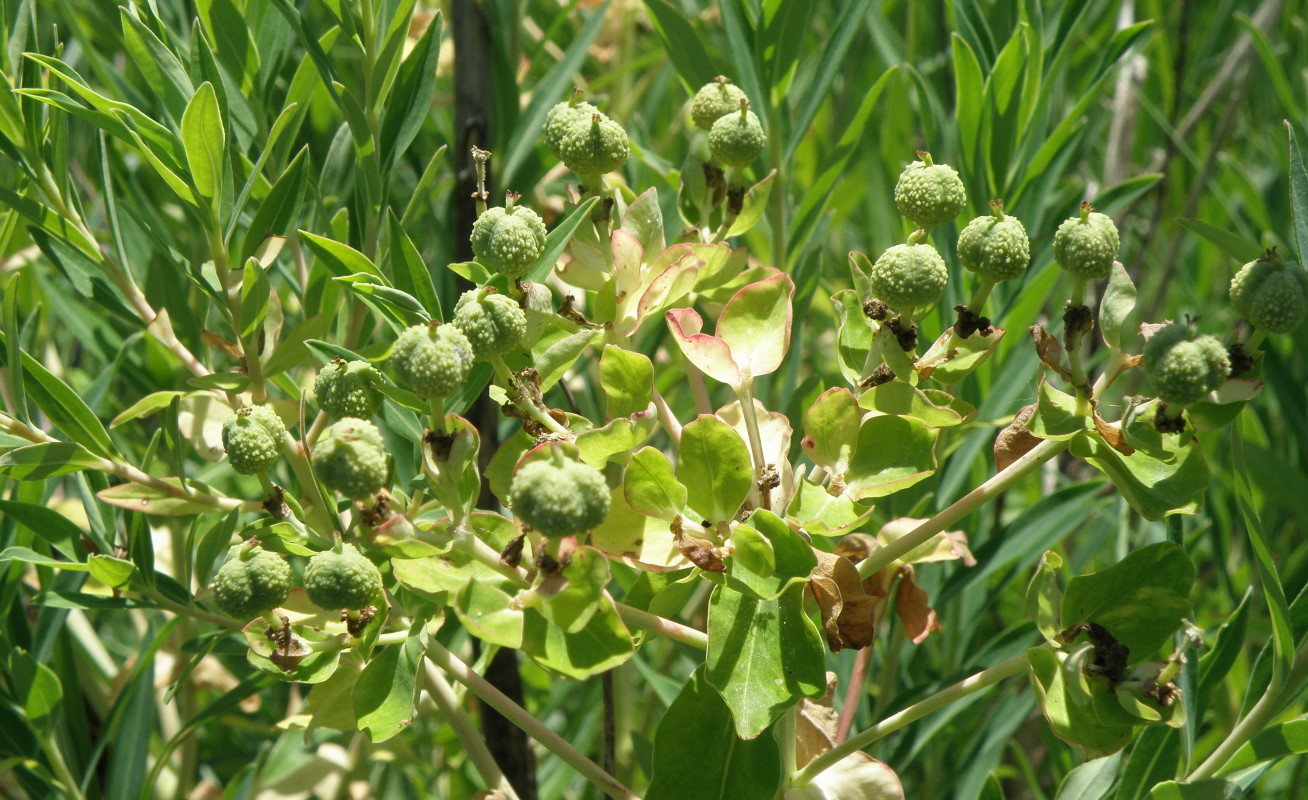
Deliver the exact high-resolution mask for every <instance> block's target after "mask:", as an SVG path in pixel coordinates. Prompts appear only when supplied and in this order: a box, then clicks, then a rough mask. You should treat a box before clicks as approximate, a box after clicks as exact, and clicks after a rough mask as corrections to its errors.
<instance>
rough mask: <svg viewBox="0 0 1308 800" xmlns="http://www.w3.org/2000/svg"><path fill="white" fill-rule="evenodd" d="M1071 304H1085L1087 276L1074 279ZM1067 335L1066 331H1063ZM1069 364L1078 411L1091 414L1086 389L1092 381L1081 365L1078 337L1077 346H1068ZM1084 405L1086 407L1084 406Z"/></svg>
mask: <svg viewBox="0 0 1308 800" xmlns="http://www.w3.org/2000/svg"><path fill="white" fill-rule="evenodd" d="M1071 304H1072V306H1073V307H1075V306H1081V305H1085V278H1073V279H1072V297H1071ZM1063 333H1064V335H1066V333H1067V332H1066V331H1064V332H1063ZM1067 365H1068V367H1069V368H1070V369H1071V372H1072V388H1073V389H1075V390H1076V395H1077V412H1078V413H1081V414H1089V413H1090V407H1089V404H1088V403H1086V399H1087V398H1086V396H1085V389H1084V388H1083V387H1085V386H1088V385H1089V383H1090V381H1089V380H1088V379H1087V378H1086V374H1085V368H1084V367H1083V366H1081V340H1080V339H1078V340H1077V343H1076V347H1069V348H1067ZM1083 406H1084V407H1083Z"/></svg>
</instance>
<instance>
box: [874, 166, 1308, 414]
mask: <svg viewBox="0 0 1308 800" xmlns="http://www.w3.org/2000/svg"><path fill="white" fill-rule="evenodd" d="M918 156H919V158H920V159H921V160H919V161H914V162H913V163H911V164H909V165H908V166H907V167H906V168H905V169H904V171H903V172H902V173H901V174H900V176H899V180H898V182H897V184H896V186H895V205H896V207H897V208H898V210H899V213H900V214H901V215H902V216H903V217H904V218H905V219H907V220H909V221H910V222H911V223H913V224H914V225H915V226H917V228H918V230H916V231H915V232H914V233H913V234H912V235H910V236H909V239H908V242H907V243H905V244H899V245H894V246H893V247H890V248H889V249H887V250H886V251H885V252H884V253H882V254H881V256H880V257H879V258H878V259H877V260H876V262H875V263H874V264H873V265H872V269H871V272H870V275H869V278H870V284H871V290H872V294H873V295H874V297H876V299H878V300H881V301H882V302H883V303H885V305H886V306H887V307H889V308H890V309H893V310H895V311H898V312H900V313H901V314H905V315H908V316H909V317H910V318H911V316H912V314H913V313H914V312H916V311H917V310H919V309H923V308H928V307H931V306H934V305H935V304H936V303H937V302H939V301H940V298H941V296H942V295H943V294H944V290H945V284H946V283H947V282H948V279H949V270H948V268H947V267H946V266H945V261H944V259H943V258H941V256H940V253H939V252H937V250H936V249H935V247H933V246H932V245H931V244H929V243H927V242H925V241H924V239H925V238H926V232H927V231H929V230H930V229H931V228H932V227H934V226H936V225H940V224H942V223H944V222H948V221H950V220H952V219H954V218H955V217H957V216H958V214H959V213H960V212H961V211H962V210H963V208H964V206H966V204H967V192H966V190H965V188H964V186H963V181H962V180H961V179H960V178H959V176H958V173H957V172H956V171H955V170H954V169H953V168H951V167H949V166H947V165H945V164H936V163H933V162H932V160H931V155H930V154H929V153H925V152H919V153H918ZM990 206H991V209H992V213H991V214H990V215H989V216H982V217H978V218H976V219H974V220H972V221H971V222H969V223H968V224H967V226H965V227H964V228H963V230H962V232H960V233H959V236H958V258H959V261H960V262H961V263H962V264H963V266H964V267H966V268H967V269H968V270H970V271H971V272H973V273H975V274H976V275H977V276H978V277H980V278H981V280H982V282H983V285H982V291H981V292H979V295H980V296H982V297H984V296H985V294H987V293H988V291H989V287H990V286H992V285H993V284H995V283H998V282H999V281H1005V280H1012V279H1014V278H1018V277H1020V276H1021V275H1022V274H1023V273H1024V272H1025V271H1026V269H1027V266H1028V265H1029V264H1030V261H1031V243H1030V239H1029V238H1028V237H1027V233H1026V228H1025V227H1024V226H1023V225H1022V223H1021V221H1019V220H1018V219H1017V218H1015V217H1013V216H1011V215H1008V214H1005V213H1004V209H1003V204H1002V202H1000V201H998V200H996V201H993V202H991V203H990ZM1119 247H1120V238H1119V236H1118V232H1117V226H1116V225H1114V223H1113V220H1112V218H1110V217H1108V216H1106V215H1104V214H1101V213H1098V212H1096V211H1094V209H1093V208H1092V207H1091V206H1090V204H1089V203H1082V205H1081V211H1080V213H1079V214H1078V215H1077V216H1074V217H1072V218H1070V219H1068V220H1066V221H1064V222H1063V223H1062V224H1061V225H1059V227H1058V230H1057V232H1055V234H1054V260H1055V261H1056V262H1057V263H1058V265H1059V266H1061V267H1062V268H1063V269H1065V270H1067V271H1068V272H1070V273H1071V274H1072V275H1073V276H1074V277H1075V278H1076V279H1077V280H1079V281H1092V280H1101V279H1103V278H1106V277H1108V276H1109V274H1110V273H1111V272H1112V269H1113V264H1114V262H1115V261H1116V259H1117V253H1118V249H1119ZM1230 296H1231V303H1232V305H1233V306H1234V307H1235V309H1236V311H1237V312H1238V313H1239V314H1240V315H1241V316H1243V317H1244V318H1245V319H1247V320H1248V321H1249V322H1250V323H1252V324H1253V325H1254V326H1255V327H1257V328H1260V329H1263V330H1266V331H1268V332H1272V333H1284V332H1288V331H1291V330H1293V329H1295V328H1297V327H1298V326H1299V324H1300V323H1301V322H1302V321H1303V318H1304V313H1305V310H1306V309H1308V273H1305V271H1304V270H1303V269H1301V268H1299V267H1298V266H1296V265H1292V264H1288V263H1286V262H1285V261H1284V260H1282V259H1281V258H1280V257H1279V256H1278V255H1277V254H1276V252H1275V251H1269V252H1268V254H1267V255H1266V256H1265V257H1263V258H1261V259H1258V260H1256V261H1252V262H1250V263H1248V264H1245V265H1244V266H1243V267H1242V268H1241V269H1240V271H1239V272H1238V273H1237V274H1236V275H1235V277H1234V278H1232V280H1231V287H1230ZM973 311H979V309H973ZM1142 366H1143V367H1144V370H1145V373H1146V374H1147V375H1148V376H1149V378H1150V379H1151V381H1152V382H1153V385H1154V387H1155V395H1156V396H1157V397H1158V399H1159V400H1160V401H1161V402H1162V403H1163V404H1164V408H1163V409H1162V413H1163V414H1164V415H1168V414H1170V415H1171V417H1172V418H1173V419H1175V418H1176V417H1179V415H1180V413H1181V412H1182V411H1183V410H1184V409H1185V408H1187V407H1188V406H1190V405H1193V404H1195V403H1197V402H1199V401H1201V400H1202V399H1203V398H1205V397H1206V396H1207V395H1208V394H1209V393H1210V392H1212V391H1213V390H1215V389H1216V388H1217V387H1218V386H1220V385H1221V384H1222V382H1223V381H1225V380H1226V379H1227V378H1228V377H1230V375H1231V361H1230V357H1229V354H1228V350H1227V348H1226V347H1225V346H1224V345H1222V343H1221V342H1220V341H1218V340H1217V339H1216V338H1215V337H1213V336H1210V335H1206V334H1200V333H1198V331H1197V330H1196V326H1195V325H1194V324H1193V322H1189V321H1187V322H1183V323H1182V322H1177V323H1173V324H1170V325H1168V326H1166V327H1163V328H1161V329H1159V330H1157V331H1156V332H1155V333H1153V335H1152V336H1150V338H1149V340H1148V341H1147V342H1146V343H1145V348H1144V353H1143V364H1142Z"/></svg>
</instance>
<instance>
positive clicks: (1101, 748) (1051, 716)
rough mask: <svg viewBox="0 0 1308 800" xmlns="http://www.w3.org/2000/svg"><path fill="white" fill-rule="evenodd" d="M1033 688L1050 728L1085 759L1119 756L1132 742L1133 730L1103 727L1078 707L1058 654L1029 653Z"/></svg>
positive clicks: (1036, 649) (1086, 709) (1040, 649)
mask: <svg viewBox="0 0 1308 800" xmlns="http://www.w3.org/2000/svg"><path fill="white" fill-rule="evenodd" d="M1026 658H1027V663H1028V665H1029V666H1030V672H1031V688H1033V689H1034V690H1035V694H1036V700H1037V702H1038V703H1039V705H1040V708H1041V711H1043V712H1044V715H1045V719H1046V720H1048V722H1049V727H1050V728H1051V729H1052V730H1053V732H1054V734H1055V735H1056V736H1058V738H1060V739H1062V740H1063V741H1065V742H1068V743H1070V744H1072V745H1075V746H1076V748H1077V749H1078V750H1079V751H1080V752H1081V754H1082V756H1083V757H1085V758H1096V757H1099V756H1106V755H1110V754H1112V753H1116V752H1117V751H1118V750H1121V749H1122V748H1123V747H1125V746H1126V745H1127V744H1128V743H1130V741H1131V735H1132V733H1133V731H1134V729H1133V728H1124V727H1106V726H1103V725H1100V724H1099V722H1098V720H1097V719H1096V718H1095V717H1094V715H1093V712H1091V710H1090V709H1089V707H1082V706H1080V705H1078V704H1077V703H1076V702H1075V701H1074V700H1073V699H1072V698H1071V697H1070V696H1069V695H1068V691H1067V685H1066V684H1065V683H1064V673H1063V670H1062V669H1061V664H1060V663H1059V660H1058V655H1057V654H1056V653H1055V652H1053V651H1051V650H1047V649H1045V648H1043V647H1033V648H1031V649H1030V650H1027V651H1026Z"/></svg>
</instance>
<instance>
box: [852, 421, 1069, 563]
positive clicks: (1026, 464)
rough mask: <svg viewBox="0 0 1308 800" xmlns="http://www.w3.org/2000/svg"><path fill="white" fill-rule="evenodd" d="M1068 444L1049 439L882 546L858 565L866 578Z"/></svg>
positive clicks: (998, 493) (1002, 489) (990, 497)
mask: <svg viewBox="0 0 1308 800" xmlns="http://www.w3.org/2000/svg"><path fill="white" fill-rule="evenodd" d="M1067 446H1068V442H1065V441H1056V440H1054V439H1045V440H1044V441H1042V442H1040V444H1038V445H1036V446H1035V447H1033V448H1031V450H1029V451H1028V452H1027V453H1026V454H1024V455H1023V456H1022V457H1021V458H1019V459H1017V460H1016V461H1014V462H1013V463H1011V464H1009V465H1008V466H1007V467H1004V468H1003V469H1002V470H1000V471H999V472H996V473H995V474H994V475H992V476H991V477H990V479H989V480H987V481H986V482H985V483H983V484H981V485H980V486H978V487H976V488H975V489H973V490H972V491H970V492H968V493H967V494H966V495H964V496H963V497H962V498H960V499H959V500H957V501H955V502H954V503H953V504H952V505H950V506H949V507H948V508H946V509H944V510H942V511H940V512H938V513H937V514H936V515H935V516H933V517H931V518H930V519H928V520H925V521H923V522H922V524H921V525H918V526H917V527H916V528H914V529H913V531H912V532H911V533H908V534H906V535H905V536H902V537H900V538H899V539H896V540H895V541H893V542H891V543H890V544H888V545H886V546H885V547H878V548H877V549H876V550H873V551H872V554H871V555H869V556H868V557H867V558H865V559H863V561H862V562H861V563H859V565H858V574H859V575H860V576H862V577H863V578H869V577H871V576H873V575H875V574H876V573H877V572H878V571H880V570H881V569H883V568H885V567H887V566H889V565H890V564H891V563H892V562H894V561H896V560H898V559H899V558H901V557H902V556H905V555H907V554H908V553H910V552H911V551H913V550H915V549H916V548H918V547H920V546H921V545H923V544H925V543H926V542H927V540H929V539H930V538H931V537H932V536H935V535H936V534H937V533H940V532H941V531H943V530H944V529H945V528H948V527H949V526H950V525H953V524H954V523H955V522H957V521H958V520H960V519H962V518H963V517H966V516H967V515H968V514H971V513H972V512H973V511H975V510H977V509H978V508H980V507H981V506H983V505H985V504H986V503H988V502H989V501H991V500H993V499H994V498H996V497H998V496H999V495H1001V494H1003V493H1004V492H1005V491H1007V490H1008V488H1009V487H1010V486H1012V485H1013V484H1014V483H1016V482H1017V481H1018V480H1020V479H1021V478H1022V477H1023V476H1025V475H1026V474H1027V473H1028V472H1031V471H1033V470H1034V469H1035V468H1036V467H1038V466H1040V465H1041V464H1043V463H1045V462H1046V461H1048V460H1049V459H1051V458H1053V457H1054V456H1056V455H1058V454H1059V453H1061V452H1062V451H1063V450H1065V449H1067Z"/></svg>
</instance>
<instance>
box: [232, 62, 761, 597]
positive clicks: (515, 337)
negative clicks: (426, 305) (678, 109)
mask: <svg viewBox="0 0 1308 800" xmlns="http://www.w3.org/2000/svg"><path fill="white" fill-rule="evenodd" d="M690 113H691V119H692V120H693V122H694V123H695V125H696V126H698V127H700V128H702V129H704V130H706V131H708V142H709V149H710V152H711V153H712V156H713V158H714V159H715V160H716V161H718V162H720V163H722V164H723V165H725V166H727V167H732V168H742V167H745V166H747V165H749V164H750V163H751V162H753V161H754V160H755V159H757V158H758V157H759V155H761V154H762V152H763V148H764V146H765V145H766V142H767V137H766V135H765V134H764V133H763V127H762V125H761V123H760V122H759V119H758V116H757V115H756V114H755V113H754V112H753V111H750V110H749V100H748V99H747V98H746V97H745V94H744V92H742V91H741V90H740V89H739V88H738V87H736V86H735V85H733V84H732V83H731V82H730V81H728V80H727V79H726V78H718V79H717V80H715V81H713V82H712V83H710V84H708V85H706V86H704V87H703V88H702V89H701V90H700V91H699V92H698V93H696V95H695V96H694V98H693V99H692V101H691V103H690ZM543 134H544V140H545V143H546V145H547V146H548V147H549V148H550V150H551V151H552V152H553V153H554V154H555V155H556V156H557V157H558V158H559V159H560V160H562V161H563V163H564V164H565V165H567V166H568V168H569V169H571V170H572V171H573V172H574V173H576V174H577V176H578V177H579V178H580V179H581V180H582V181H583V182H584V183H585V184H589V185H590V186H592V187H597V186H598V185H599V184H600V183H601V178H602V176H603V175H605V174H607V173H610V172H614V171H616V170H618V169H620V168H621V167H622V166H623V165H624V164H625V163H626V161H627V158H628V156H629V155H630V143H629V141H628V139H627V134H626V131H624V130H623V129H622V126H620V125H619V124H617V123H616V122H614V121H613V120H612V119H610V118H609V117H608V116H607V115H605V114H604V113H603V112H601V111H600V110H599V109H598V108H596V107H595V106H594V105H592V104H590V103H587V102H582V101H581V99H580V94H579V93H574V95H573V97H572V98H571V99H570V100H568V101H566V102H563V103H559V104H558V105H556V106H554V107H553V108H552V109H551V110H550V112H549V114H548V116H547V117H546V121H545V127H544V131H543ZM516 199H517V198H516V196H515V195H513V194H509V195H508V197H507V199H506V201H505V204H504V206H503V207H496V208H490V209H487V210H486V211H484V212H483V213H482V214H481V215H480V216H479V217H478V218H477V221H476V223H475V224H474V225H473V230H472V235H471V245H472V250H473V255H474V256H475V257H476V259H477V261H478V262H479V263H481V264H482V265H483V266H485V267H487V268H488V269H489V270H491V271H493V272H497V273H499V274H501V275H503V276H505V278H507V279H508V280H510V281H517V280H520V279H522V278H524V277H525V276H527V275H528V274H529V273H530V272H531V271H532V270H533V268H535V267H536V266H537V263H538V262H539V260H540V258H541V254H542V253H543V252H544V249H545V237H546V231H545V224H544V221H543V220H542V219H541V218H540V215H538V214H537V213H536V212H535V211H533V210H532V209H531V208H529V207H527V206H525V205H519V204H517V203H516ZM526 336H527V318H526V314H525V312H524V311H523V309H522V307H521V305H520V304H519V303H518V302H517V301H516V300H514V299H513V298H511V297H509V296H507V295H504V294H500V293H498V292H496V291H495V290H494V289H492V288H488V287H482V288H478V289H473V290H470V291H468V292H465V293H464V294H463V295H462V296H461V297H460V298H459V301H458V303H457V304H456V305H455V307H454V314H453V318H452V319H451V320H450V323H449V324H442V323H440V322H438V321H435V320H433V321H431V322H429V323H427V324H421V325H414V326H412V327H410V328H408V329H407V330H405V331H403V332H402V333H401V334H400V336H399V337H398V338H397V339H396V341H395V343H394V345H393V346H392V347H391V351H390V356H389V358H388V363H389V366H390V367H391V370H392V371H393V373H394V375H395V380H396V383H397V384H398V385H400V386H403V387H405V388H407V389H409V390H410V391H412V392H413V393H414V394H416V395H417V396H418V397H420V398H423V399H426V400H435V399H441V398H446V397H449V396H450V395H451V394H453V393H454V392H456V391H457V390H458V389H459V388H460V387H461V386H462V385H463V383H464V382H465V381H466V380H467V378H468V374H469V372H470V371H471V369H472V366H473V364H474V363H475V362H477V361H479V360H489V359H498V358H501V357H503V356H504V355H506V354H508V353H512V352H516V351H520V350H522V349H524V348H525V347H526V346H527V345H528V344H529V343H528V342H526ZM384 382H385V377H384V376H383V375H382V373H381V371H380V370H378V369H377V367H376V366H374V365H373V364H371V363H369V362H367V361H361V360H357V361H346V360H345V359H339V358H338V359H335V360H333V361H332V362H331V363H329V364H327V365H326V366H324V367H323V368H322V369H321V370H320V371H319V372H318V375H317V377H316V379H315V381H314V386H313V394H314V399H315V400H316V402H317V404H318V408H319V409H320V410H321V411H322V412H323V413H324V414H326V415H327V416H328V417H329V418H331V419H332V420H334V421H333V422H332V424H331V425H330V426H328V427H327V428H326V429H325V430H324V431H323V432H322V434H321V435H320V436H319V437H318V438H317V440H316V441H315V442H313V443H312V456H311V463H312V466H313V472H314V475H315V476H316V477H317V479H318V480H321V481H322V482H323V484H324V485H325V486H327V487H328V488H329V489H332V490H333V491H335V492H338V493H339V494H341V495H342V496H343V497H346V498H348V499H350V500H352V501H355V502H359V503H372V502H373V501H374V499H375V498H376V496H377V494H378V493H379V492H380V491H382V490H383V489H384V488H385V487H386V486H387V485H388V477H389V473H390V461H391V460H390V457H389V455H388V454H387V451H386V445H385V442H384V440H383V438H382V435H381V431H380V430H379V429H378V428H377V426H376V425H375V424H373V422H372V421H371V420H370V418H371V417H372V416H374V415H375V414H376V413H377V412H378V411H379V410H380V408H381V404H382V399H383V397H382V393H381V391H380V390H379V388H378V387H379V386H381V385H382V384H383V383H384ZM222 442H223V449H224V450H225V451H226V453H227V458H228V462H229V463H230V464H231V466H232V469H234V470H235V471H236V472H238V473H241V474H244V475H252V474H262V473H265V472H267V471H268V470H269V469H271V468H272V466H273V465H274V464H275V462H276V459H277V456H278V454H279V453H280V452H281V450H282V448H283V447H284V446H287V445H288V444H289V437H288V435H287V431H286V427H285V425H284V424H283V423H282V420H281V419H280V418H279V417H278V416H277V414H276V412H274V411H273V410H272V409H271V408H270V407H268V406H247V407H245V408H242V409H240V410H239V411H237V412H236V413H234V414H233V415H232V416H231V417H230V418H229V419H228V420H227V421H226V422H225V423H224V425H223V429H222ZM509 503H510V505H511V506H512V507H513V510H514V513H515V515H516V516H517V517H518V519H519V520H521V521H522V522H523V523H524V524H525V525H527V526H529V527H530V528H531V529H532V530H534V531H536V532H537V533H540V534H542V535H544V536H546V537H549V538H561V537H565V536H574V535H578V534H582V533H584V532H586V531H588V530H590V529H591V528H593V527H595V526H596V525H598V524H599V523H600V522H602V521H603V520H604V517H605V516H606V515H607V514H608V510H609V488H608V485H607V483H606V482H605V480H604V476H603V474H602V473H601V472H600V471H599V470H597V469H595V468H594V467H591V466H589V465H587V464H583V463H581V462H579V461H576V460H575V459H573V458H570V457H568V456H567V455H566V454H565V451H564V450H563V448H560V447H557V446H556V447H554V448H552V449H551V451H550V452H549V453H548V455H547V457H544V458H537V459H534V460H530V461H528V462H527V463H525V464H523V465H522V466H521V467H520V468H519V469H518V470H517V471H516V472H515V474H514V477H513V481H512V483H511V485H510V490H509ZM304 576H305V580H304V582H305V589H306V592H307V594H308V596H309V599H310V601H311V602H313V603H315V604H316V605H318V606H319V607H321V608H324V609H329V610H337V609H339V610H342V611H344V612H346V613H347V614H351V615H353V614H356V612H358V611H359V610H360V609H362V608H364V607H366V606H367V605H368V603H369V602H370V601H371V600H373V599H375V598H376V596H377V595H378V593H379V592H380V591H381V577H380V574H379V573H378V571H377V568H376V567H375V566H374V565H373V564H372V562H371V561H369V560H368V559H367V558H366V557H365V556H364V555H363V554H361V553H359V551H358V550H357V549H356V548H355V547H354V546H353V545H349V544H342V545H340V546H338V547H337V548H336V549H334V550H329V551H326V552H323V553H319V554H318V555H315V556H313V557H312V558H311V559H310V560H309V563H308V565H307V566H306V568H305V573H304ZM291 583H292V571H291V568H290V566H289V564H288V563H287V561H286V560H285V559H284V558H283V557H282V556H280V555H278V554H276V553H272V552H269V551H267V550H264V549H262V548H261V547H259V546H258V544H257V542H253V541H251V542H246V543H243V544H237V545H234V546H233V547H232V549H231V551H230V553H229V554H228V558H227V560H226V562H225V563H224V564H223V566H222V568H221V569H220V570H219V571H218V573H217V575H216V576H215V578H214V580H213V583H212V586H211V588H212V590H213V597H214V601H215V603H216V604H217V605H218V607H219V608H220V609H221V610H223V612H224V613H227V614H230V615H231V616H233V617H242V618H244V617H251V616H254V615H257V614H264V613H267V612H269V611H270V610H271V609H273V608H276V607H277V606H279V605H280V604H281V603H283V602H285V600H286V597H287V595H288V594H289V592H290V590H291Z"/></svg>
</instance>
